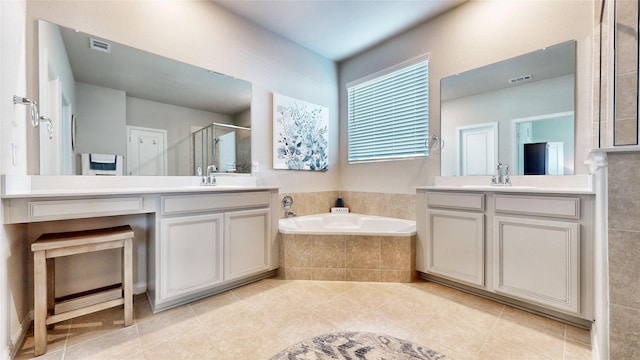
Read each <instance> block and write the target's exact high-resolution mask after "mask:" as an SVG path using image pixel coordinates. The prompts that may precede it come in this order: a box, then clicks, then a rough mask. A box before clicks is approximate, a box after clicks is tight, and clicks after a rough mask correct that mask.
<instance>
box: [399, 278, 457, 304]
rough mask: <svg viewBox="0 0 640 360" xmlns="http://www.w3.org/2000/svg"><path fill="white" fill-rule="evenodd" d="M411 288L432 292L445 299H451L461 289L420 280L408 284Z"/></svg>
mask: <svg viewBox="0 0 640 360" xmlns="http://www.w3.org/2000/svg"><path fill="white" fill-rule="evenodd" d="M407 286H408V287H409V288H411V292H412V293H413V292H419V293H430V294H433V295H436V296H439V297H441V298H443V299H451V298H452V297H453V296H455V295H456V294H457V293H458V292H459V291H458V290H455V289H452V288H449V287H446V286H444V285H440V284H437V283H434V282H430V281H423V280H419V281H416V282H414V283H410V284H407Z"/></svg>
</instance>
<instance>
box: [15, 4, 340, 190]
mask: <svg viewBox="0 0 640 360" xmlns="http://www.w3.org/2000/svg"><path fill="white" fill-rule="evenodd" d="M27 10H28V11H27V50H28V52H27V55H28V60H29V62H28V64H27V65H28V85H29V93H37V90H36V86H37V81H36V76H37V74H36V73H35V63H34V62H33V59H34V57H35V56H36V54H35V53H34V51H33V49H34V46H35V45H34V44H35V43H34V41H35V37H34V35H33V34H34V29H35V21H36V19H44V20H48V21H51V22H54V23H57V24H60V25H63V26H67V27H71V28H76V29H79V30H82V31H84V32H87V33H90V34H94V35H96V36H99V37H102V38H105V39H110V40H113V41H116V42H120V43H123V44H126V45H129V46H133V47H137V48H140V49H143V50H146V51H149V52H152V53H156V54H159V55H163V56H167V57H170V58H173V59H176V60H179V61H183V62H186V63H190V64H193V65H196V66H200V67H203V68H206V69H210V70H214V71H217V72H220V73H224V74H227V75H231V76H235V77H238V78H241V79H244V80H247V81H250V82H251V84H252V94H253V97H252V108H251V115H252V129H253V135H254V136H252V148H253V151H252V152H253V161H258V162H259V163H260V172H259V173H258V174H256V175H257V176H258V183H259V184H261V185H276V186H282V187H283V191H287V192H297V191H323V190H336V189H337V187H338V185H339V179H338V171H337V159H338V152H337V148H336V147H337V144H338V95H337V93H336V86H337V69H336V65H335V63H333V62H332V61H330V60H327V59H325V58H323V57H321V56H319V55H317V54H315V53H313V52H311V51H308V50H306V49H304V48H302V47H300V46H298V45H296V44H294V43H292V42H290V41H287V40H284V39H282V38H280V37H278V36H275V35H273V34H270V33H266V32H265V31H264V30H263V29H261V28H259V27H258V26H256V25H254V24H252V23H250V22H247V21H245V20H243V19H241V18H239V17H237V16H235V15H233V14H231V13H230V12H228V11H226V10H224V9H222V8H220V7H219V6H218V5H216V4H215V3H214V2H209V1H162V2H160V1H158V2H155V1H154V2H147V1H132V2H127V3H126V4H124V3H122V2H118V1H81V0H78V1H29V2H28V3H27ZM273 92H277V93H281V94H284V95H288V96H292V97H295V98H298V99H301V100H304V101H308V102H312V103H315V104H318V105H322V106H326V107H328V108H329V111H330V136H329V138H330V143H331V144H332V145H331V146H333V149H334V150H331V149H330V159H329V161H330V165H329V171H328V172H307V171H304V172H303V171H282V170H279V171H274V170H272V169H271V167H272V164H271V157H272V156H271V154H272V144H271V142H272V136H271V133H272V109H271V101H272V100H271V94H272V93H273ZM29 135H30V136H29V173H37V165H36V164H37V161H38V160H37V157H36V156H33V151H34V149H35V143H36V142H37V140H34V139H33V138H34V136H33V135H32V134H31V133H30V134H29Z"/></svg>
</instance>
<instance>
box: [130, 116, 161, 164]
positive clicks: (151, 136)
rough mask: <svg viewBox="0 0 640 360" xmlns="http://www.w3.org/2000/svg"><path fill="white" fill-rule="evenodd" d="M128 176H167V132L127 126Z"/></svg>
mask: <svg viewBox="0 0 640 360" xmlns="http://www.w3.org/2000/svg"><path fill="white" fill-rule="evenodd" d="M127 133H128V139H129V141H128V143H127V174H129V175H134V176H141V175H152V176H164V175H167V159H166V152H167V151H166V150H167V140H166V139H167V131H166V130H160V129H151V128H142V127H135V126H127Z"/></svg>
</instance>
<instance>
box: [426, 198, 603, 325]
mask: <svg viewBox="0 0 640 360" xmlns="http://www.w3.org/2000/svg"><path fill="white" fill-rule="evenodd" d="M594 201H595V199H594V196H593V195H592V194H588V193H568V194H567V193H561V192H556V193H554V192H550V193H543V192H539V193H527V192H517V191H515V190H511V189H508V190H503V191H500V190H497V191H489V190H486V191H472V190H462V189H459V190H439V189H437V187H431V188H427V189H418V193H417V202H416V218H417V224H416V225H417V232H418V236H417V244H416V245H417V259H416V265H417V269H418V271H420V272H421V277H423V278H425V279H429V280H433V281H440V282H443V283H446V284H448V285H453V286H457V287H459V288H461V289H464V290H467V291H471V292H476V293H478V294H481V295H484V296H489V297H493V298H495V299H496V300H500V301H504V302H507V303H511V304H513V305H515V306H519V307H527V308H530V309H532V310H534V311H538V312H543V313H547V314H549V315H551V316H555V317H559V318H568V319H569V320H571V321H574V320H576V319H580V321H581V320H589V321H590V320H592V319H593V300H592V299H593V289H594V285H593V261H594V260H593V246H594V245H593V233H594V229H593V226H594V225H593V224H594V222H593V218H594V214H593V212H594Z"/></svg>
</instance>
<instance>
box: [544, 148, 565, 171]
mask: <svg viewBox="0 0 640 360" xmlns="http://www.w3.org/2000/svg"><path fill="white" fill-rule="evenodd" d="M547 174H548V175H564V143H562V142H549V143H547Z"/></svg>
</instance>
